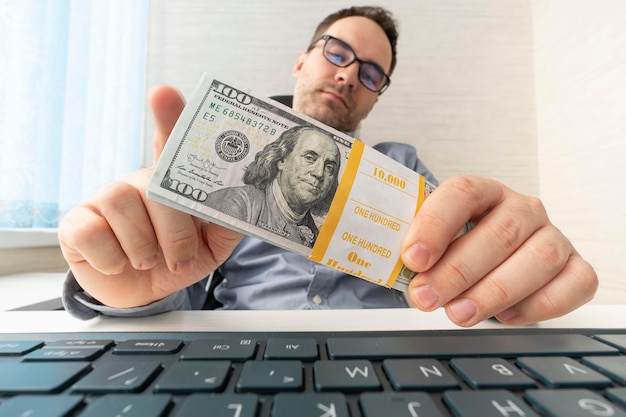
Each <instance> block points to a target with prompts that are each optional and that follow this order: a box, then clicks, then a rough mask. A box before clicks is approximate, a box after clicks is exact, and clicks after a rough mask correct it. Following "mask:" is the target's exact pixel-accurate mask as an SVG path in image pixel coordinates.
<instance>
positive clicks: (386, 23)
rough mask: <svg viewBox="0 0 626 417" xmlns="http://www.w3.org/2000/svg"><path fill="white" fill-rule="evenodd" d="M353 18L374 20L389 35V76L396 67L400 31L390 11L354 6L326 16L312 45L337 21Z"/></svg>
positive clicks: (316, 30) (315, 34)
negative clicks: (359, 17)
mask: <svg viewBox="0 0 626 417" xmlns="http://www.w3.org/2000/svg"><path fill="white" fill-rule="evenodd" d="M351 16H362V17H367V18H368V19H371V20H373V21H374V22H376V23H377V24H378V26H380V27H381V29H382V30H383V31H384V32H385V35H387V39H388V40H389V43H390V44H391V66H390V67H389V75H391V73H392V72H393V70H394V68H395V67H396V48H397V44H398V36H399V35H398V29H397V23H396V21H395V19H394V18H393V16H392V14H391V12H390V11H388V10H386V9H384V8H382V7H377V6H353V7H349V8H346V9H341V10H339V11H338V12H335V13H333V14H330V15H328V16H326V18H325V19H324V20H322V21H321V22H320V24H319V25H317V28H316V29H315V33H314V34H313V37H312V38H311V43H313V42H315V41H316V40H317V39H319V38H320V36H322V35H324V34H325V32H326V30H327V29H328V28H329V27H330V26H331V25H332V24H333V23H335V22H336V21H337V20H340V19H343V18H345V17H351Z"/></svg>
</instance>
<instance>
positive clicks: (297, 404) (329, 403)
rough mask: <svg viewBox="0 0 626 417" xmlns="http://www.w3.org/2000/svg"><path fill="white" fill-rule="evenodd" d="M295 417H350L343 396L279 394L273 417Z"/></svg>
mask: <svg viewBox="0 0 626 417" xmlns="http://www.w3.org/2000/svg"><path fill="white" fill-rule="evenodd" d="M295 416H298V417H349V414H348V407H347V405H346V399H345V397H344V396H343V395H342V394H337V393H327V394H319V393H317V394H308V393H307V394H296V393H280V394H277V395H276V396H275V397H274V403H273V405H272V417H295ZM228 417H232V416H228Z"/></svg>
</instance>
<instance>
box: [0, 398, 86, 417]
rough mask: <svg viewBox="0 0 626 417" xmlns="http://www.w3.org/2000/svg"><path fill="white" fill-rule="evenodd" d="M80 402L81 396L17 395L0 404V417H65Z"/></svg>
mask: <svg viewBox="0 0 626 417" xmlns="http://www.w3.org/2000/svg"><path fill="white" fill-rule="evenodd" d="M82 400H83V397H82V395H18V396H16V397H13V398H10V399H8V400H6V401H4V402H3V403H2V404H0V417H9V416H17V417H22V416H24V417H65V416H67V415H69V413H70V412H71V411H73V410H74V409H75V408H77V407H78V406H79V405H80V404H81V402H82Z"/></svg>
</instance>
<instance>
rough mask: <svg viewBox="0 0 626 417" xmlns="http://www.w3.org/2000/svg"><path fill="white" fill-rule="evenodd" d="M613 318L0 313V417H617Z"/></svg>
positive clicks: (622, 367)
mask: <svg viewBox="0 0 626 417" xmlns="http://www.w3.org/2000/svg"><path fill="white" fill-rule="evenodd" d="M625 313H626V306H621V305H619V306H607V305H588V306H585V307H582V308H581V309H579V310H577V311H575V312H573V313H571V314H569V315H567V316H565V317H563V318H560V319H555V320H551V321H547V322H544V323H540V324H537V325H531V326H523V327H507V326H504V325H501V324H499V323H497V322H496V321H493V320H488V321H486V322H484V323H481V324H479V325H478V326H476V327H474V328H471V329H463V328H459V327H456V326H455V325H453V324H451V323H450V322H449V321H448V319H447V318H446V316H445V313H444V311H443V310H439V311H435V312H433V313H423V312H420V311H418V310H414V309H396V310H344V311H187V312H171V313H166V314H162V315H158V316H153V317H146V318H137V319H127V318H112V317H101V318H97V319H94V320H91V321H87V322H83V321H78V320H75V319H73V318H71V317H70V316H69V315H68V314H67V313H66V312H64V311H6V312H0V417H5V416H11V417H14V416H15V417H17V416H20V417H25V416H46V417H56V416H80V417H85V416H87V417H89V416H98V417H100V416H120V417H131V416H142V417H147V416H149V417H153V416H154V417H170V416H172V417H174V416H175V417H180V416H218V417H222V416H223V417H261V416H273V417H295V416H303V417H309V416H310V417H373V416H384V417H388V416H406V417H424V416H434V417H491V416H493V417H518V416H525V417H532V416H546V417H547V416H550V417H556V416H559V417H561V416H562V417H576V416H590V417H593V416H616V417H619V416H626V408H625V407H626V356H624V355H625V353H626V325H625V322H624V317H626V314H625Z"/></svg>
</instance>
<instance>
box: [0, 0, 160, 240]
mask: <svg viewBox="0 0 626 417" xmlns="http://www.w3.org/2000/svg"><path fill="white" fill-rule="evenodd" d="M147 23H148V0H66V1H58V0H46V1H42V0H0V27H2V30H1V31H0V56H2V57H3V58H2V60H0V80H1V81H0V89H1V90H2V91H1V92H0V233H1V232H2V228H4V229H5V230H4V231H5V232H7V231H9V230H10V231H12V232H15V230H18V229H19V230H25V229H31V230H32V229H37V228H46V229H54V228H56V227H57V226H58V224H59V221H60V220H61V218H62V217H63V215H64V214H65V213H66V212H67V211H68V210H69V209H71V208H72V207H74V206H76V205H77V204H78V203H80V202H81V201H83V200H85V199H86V198H88V197H90V196H93V195H94V194H95V192H96V191H97V189H98V188H100V187H101V186H102V185H103V184H105V183H107V182H110V181H112V180H115V179H120V178H121V177H123V176H124V175H125V174H126V173H128V172H130V171H132V170H135V169H137V168H138V167H139V166H140V161H141V151H142V149H141V132H142V125H143V111H144V99H145V80H144V78H145V62H146V47H147V45H146V43H147ZM7 228H8V230H7ZM16 228H17V229H16Z"/></svg>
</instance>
